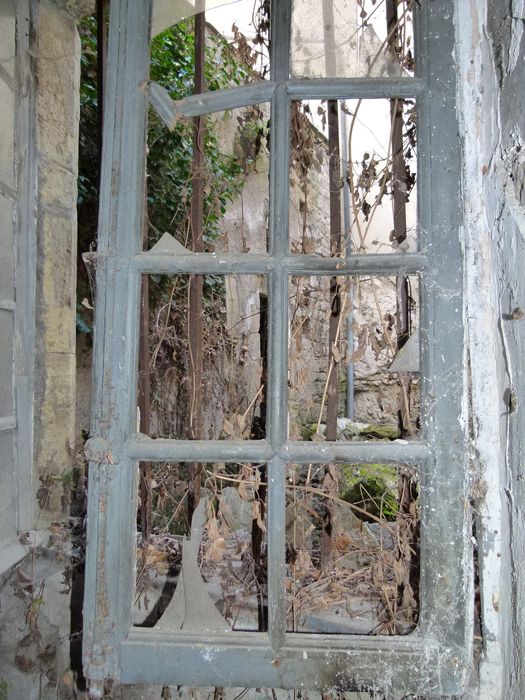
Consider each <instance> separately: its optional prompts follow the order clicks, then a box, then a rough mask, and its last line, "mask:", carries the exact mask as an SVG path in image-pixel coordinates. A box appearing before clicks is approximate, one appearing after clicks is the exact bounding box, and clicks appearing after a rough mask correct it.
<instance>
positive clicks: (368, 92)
mask: <svg viewBox="0 0 525 700" xmlns="http://www.w3.org/2000/svg"><path fill="white" fill-rule="evenodd" d="M425 88H426V81H424V80H421V79H420V78H408V77H407V78H327V79H321V78H317V79H314V80H306V79H295V80H288V81H287V82H286V89H287V93H288V97H289V98H290V99H292V100H309V99H310V100H320V99H325V100H337V99H341V100H344V99H349V100H350V99H360V98H362V99H374V100H376V99H381V98H385V97H387V98H395V97H415V96H417V95H420V94H421V93H423V92H424V90H425Z"/></svg>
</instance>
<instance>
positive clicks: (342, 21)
mask: <svg viewBox="0 0 525 700" xmlns="http://www.w3.org/2000/svg"><path fill="white" fill-rule="evenodd" d="M415 5H416V2H415V0H395V1H394V0H322V2H321V1H320V0H294V12H293V26H292V56H291V59H292V75H293V76H294V77H297V78H367V77H374V78H375V77H404V76H412V75H413V74H414V51H413V43H414V32H413V23H412V19H413V12H414V9H415Z"/></svg>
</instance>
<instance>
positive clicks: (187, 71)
mask: <svg viewBox="0 0 525 700" xmlns="http://www.w3.org/2000/svg"><path fill="white" fill-rule="evenodd" d="M161 5H162V3H154V11H153V25H152V35H153V39H152V49H151V68H150V73H151V79H152V80H155V81H156V82H158V83H160V84H162V85H164V86H165V87H166V88H167V89H168V90H169V91H170V92H171V93H172V97H173V99H175V100H178V99H182V98H184V97H187V96H188V95H191V94H193V93H194V81H195V58H194V52H195V41H196V36H198V35H199V33H201V34H202V35H204V37H205V56H204V86H203V89H202V90H200V92H208V91H213V90H222V89H226V88H230V87H236V86H238V85H245V84H248V83H251V82H254V81H256V80H262V79H264V78H266V77H268V75H269V52H268V30H269V13H268V8H267V6H266V4H265V3H263V2H259V0H236V1H235V2H220V1H219V0H207V2H202V3H198V4H196V3H193V2H192V3H164V6H163V7H162V6H161ZM195 5H196V7H197V9H201V10H205V14H204V22H202V23H201V25H200V26H199V20H197V24H196V19H195V15H194V14H193V13H192V10H193V9H194V8H193V6H195Z"/></svg>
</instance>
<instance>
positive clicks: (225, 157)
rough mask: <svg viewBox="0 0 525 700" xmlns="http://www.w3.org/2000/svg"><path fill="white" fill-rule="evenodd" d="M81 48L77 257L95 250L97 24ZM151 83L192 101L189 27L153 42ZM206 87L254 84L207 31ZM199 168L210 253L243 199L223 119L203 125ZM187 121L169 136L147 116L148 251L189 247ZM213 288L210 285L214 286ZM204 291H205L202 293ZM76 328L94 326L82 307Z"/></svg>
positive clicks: (82, 28)
mask: <svg viewBox="0 0 525 700" xmlns="http://www.w3.org/2000/svg"><path fill="white" fill-rule="evenodd" d="M79 32H80V37H81V42H82V54H81V88H80V136H79V177H78V220H79V246H78V249H79V253H81V252H85V251H88V250H92V249H93V248H94V247H95V245H96V229H97V213H98V179H99V163H98V144H97V63H96V61H97V36H96V21H95V18H94V17H88V18H86V19H84V20H83V21H82V22H81V23H80V25H79ZM150 77H151V80H154V81H155V82H157V83H159V84H160V85H162V86H163V87H165V88H166V89H167V90H168V92H169V93H170V95H171V97H172V99H174V100H178V99H182V98H184V97H186V96H188V95H190V94H191V93H192V91H193V81H194V35H193V25H192V22H191V21H185V22H179V23H178V24H176V25H174V26H173V27H170V28H169V29H167V30H166V31H164V32H163V33H162V34H159V35H158V36H156V37H155V38H154V39H153V41H152V46H151V63H150ZM205 77H206V84H207V87H208V89H209V90H218V89H222V88H226V87H230V86H234V85H241V84H243V83H245V82H247V81H249V80H250V79H251V77H252V70H251V67H250V66H247V65H246V64H245V63H243V61H242V60H240V58H239V55H238V52H236V51H235V49H234V48H233V47H231V46H230V45H229V44H228V42H227V41H226V40H225V39H224V38H223V37H222V36H220V35H217V34H215V33H214V32H213V31H212V30H211V29H210V30H208V33H207V38H206V62H205ZM205 119H206V121H205V134H204V144H205V165H204V169H205V172H204V178H205V185H204V202H203V207H204V234H203V235H204V243H205V246H206V248H207V249H209V247H210V246H213V241H214V240H216V239H217V237H218V236H219V235H220V229H221V220H222V217H223V216H224V214H225V213H226V209H227V205H228V202H230V201H232V200H233V198H234V197H235V196H236V195H237V194H238V193H239V192H240V190H241V188H242V186H243V183H244V179H245V171H246V161H245V160H244V161H243V159H242V158H238V157H236V155H235V154H228V153H224V152H223V150H222V149H221V145H220V141H219V138H218V135H217V134H218V130H219V128H220V125H219V124H218V120H219V119H220V117H206V118H205ZM193 128H194V127H193V122H192V121H191V120H186V121H181V122H179V123H177V124H176V126H175V128H174V129H173V130H172V131H169V130H168V129H166V127H165V126H164V124H163V123H162V122H161V121H160V119H159V118H158V117H157V115H156V114H155V112H154V111H153V110H152V109H150V110H149V120H148V132H147V149H148V157H147V176H148V177H147V214H148V224H149V225H148V239H149V240H148V243H149V245H150V246H151V245H153V244H154V243H155V242H156V241H157V240H158V238H159V237H160V236H161V235H162V234H163V233H164V232H165V231H167V232H169V233H171V234H172V235H173V236H174V237H175V238H176V239H177V240H179V241H180V242H181V243H182V244H183V245H187V244H188V240H189V216H190V201H191V191H192V183H191V166H192V152H193V145H192V130H193ZM78 273H79V296H80V295H81V296H80V298H82V297H83V296H89V291H90V290H89V285H88V280H87V276H86V274H85V271H84V269H83V264H82V261H81V260H80V259H79V265H78ZM212 286H213V285H212ZM208 287H209V285H207V284H206V285H205V289H206V288H208ZM79 309H80V310H79V319H78V323H77V328H78V329H79V331H80V332H86V329H87V328H90V325H91V321H90V319H87V318H85V317H84V314H85V312H84V310H83V309H82V308H81V307H79Z"/></svg>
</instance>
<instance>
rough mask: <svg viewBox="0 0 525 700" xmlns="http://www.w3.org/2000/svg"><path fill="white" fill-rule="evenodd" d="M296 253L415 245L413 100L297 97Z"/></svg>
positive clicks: (343, 253)
mask: <svg viewBox="0 0 525 700" xmlns="http://www.w3.org/2000/svg"><path fill="white" fill-rule="evenodd" d="M290 133H291V166H290V244H291V251H292V253H302V254H308V255H321V256H323V257H348V256H349V255H352V254H359V253H407V252H416V250H417V190H416V187H415V184H416V173H417V150H416V105H415V101H414V100H412V99H404V100H403V99H395V100H328V101H326V100H323V101H321V100H309V101H302V102H292V110H291V131H290Z"/></svg>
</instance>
